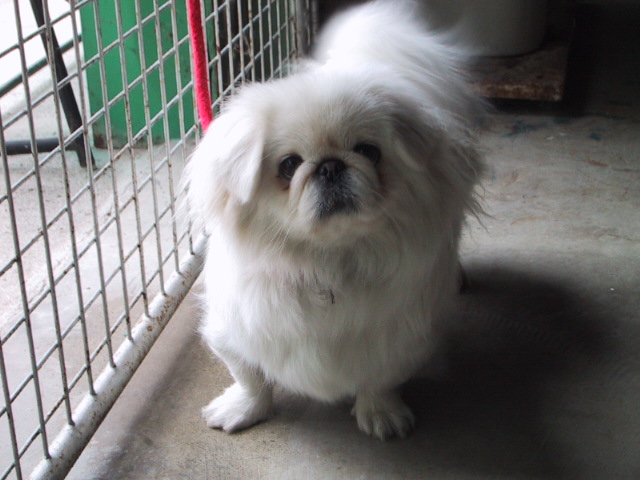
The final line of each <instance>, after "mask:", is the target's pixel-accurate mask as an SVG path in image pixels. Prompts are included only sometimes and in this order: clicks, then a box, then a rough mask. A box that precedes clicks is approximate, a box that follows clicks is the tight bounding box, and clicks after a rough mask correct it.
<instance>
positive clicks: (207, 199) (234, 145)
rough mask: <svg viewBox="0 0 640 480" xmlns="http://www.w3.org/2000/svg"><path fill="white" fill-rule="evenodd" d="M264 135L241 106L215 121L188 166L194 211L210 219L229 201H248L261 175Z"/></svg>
mask: <svg viewBox="0 0 640 480" xmlns="http://www.w3.org/2000/svg"><path fill="white" fill-rule="evenodd" d="M263 137H264V132H263V128H262V125H260V124H259V122H258V120H257V119H256V116H255V115H254V114H252V113H251V112H250V111H246V109H245V108H243V107H242V106H238V105H236V106H233V105H232V106H230V108H229V109H227V110H226V111H225V112H224V113H223V114H222V115H220V116H219V117H218V118H217V119H215V120H214V121H213V123H212V124H211V125H210V126H209V129H208V130H207V132H206V134H205V135H204V137H203V138H202V140H201V141H200V144H199V145H198V148H197V149H196V151H195V153H194V154H193V156H192V158H191V160H190V161H189V164H188V165H187V173H186V177H187V182H188V189H189V190H188V192H189V193H188V200H189V204H190V209H191V211H192V214H195V215H196V216H200V215H204V217H205V219H209V218H210V217H212V216H214V215H215V214H216V212H217V211H219V210H220V209H221V208H223V207H224V205H225V204H226V203H227V202H228V201H236V202H238V203H240V204H245V203H247V202H249V200H250V199H251V198H252V197H253V194H254V192H255V190H256V188H257V185H258V180H259V177H260V168H261V164H262V155H263V147H264V138H263ZM205 221H206V220H205Z"/></svg>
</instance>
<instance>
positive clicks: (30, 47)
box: [0, 0, 313, 479]
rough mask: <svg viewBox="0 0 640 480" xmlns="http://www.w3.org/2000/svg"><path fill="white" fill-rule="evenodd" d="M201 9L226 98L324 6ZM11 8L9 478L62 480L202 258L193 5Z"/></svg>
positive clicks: (4, 5)
mask: <svg viewBox="0 0 640 480" xmlns="http://www.w3.org/2000/svg"><path fill="white" fill-rule="evenodd" d="M202 9H203V14H204V15H203V18H204V27H205V29H206V37H205V38H207V39H208V45H207V46H208V50H209V60H210V63H209V65H210V72H211V79H212V91H213V94H214V95H213V97H214V99H215V102H214V105H216V106H217V105H218V104H219V102H220V101H221V99H222V98H223V97H224V96H226V95H228V94H230V93H231V92H232V91H233V88H234V87H235V86H236V85H237V84H238V83H241V82H243V81H246V80H251V81H256V80H265V79H268V78H271V77H274V76H280V75H283V74H284V73H285V71H286V65H287V64H288V62H289V61H290V60H291V59H292V58H293V57H294V56H296V55H297V52H298V50H299V48H300V46H301V43H300V42H306V41H308V38H310V31H311V27H310V23H309V19H310V18H311V15H310V13H309V12H312V11H313V9H312V8H311V2H310V1H308V0H304V1H296V2H294V1H293V0H226V1H222V0H209V1H206V2H202ZM0 15H2V18H4V19H5V26H6V28H5V26H3V32H1V33H0V153H1V156H2V167H1V168H2V176H3V180H2V184H1V186H0V382H1V385H0V389H1V392H2V393H1V394H0V398H2V400H0V445H1V448H0V479H8V478H9V479H21V478H27V477H29V475H30V474H31V476H32V478H63V477H64V475H65V474H66V472H67V471H68V469H69V468H70V467H71V465H73V462H74V461H75V459H76V458H77V456H78V455H79V454H80V453H81V451H82V448H83V447H84V445H86V443H87V442H88V441H89V439H90V437H91V435H92V434H93V433H94V432H95V430H96V428H97V427H98V425H99V423H100V421H101V420H102V419H103V418H104V416H105V415H106V413H107V412H108V410H109V408H110V406H111V405H112V404H113V402H114V401H115V400H116V399H117V396H118V394H119V393H120V392H121V391H122V389H123V388H124V386H125V385H126V383H127V381H128V379H129V378H130V377H131V375H132V374H133V372H134V371H135V369H136V367H137V366H138V365H139V364H140V362H141V361H142V359H143V358H144V355H145V353H146V352H147V351H148V350H149V348H151V346H152V344H153V342H154V340H155V338H157V336H158V335H159V334H160V332H161V331H162V328H163V327H164V325H165V324H166V322H167V321H168V320H169V319H170V317H171V315H172V313H173V312H174V311H175V309H176V308H177V306H178V304H179V303H180V301H181V299H182V298H183V297H184V296H185V294H186V293H187V291H188V289H189V288H190V286H191V285H192V283H193V282H194V280H195V278H196V276H197V273H198V269H199V268H200V265H201V256H200V253H201V249H202V246H203V240H202V239H198V240H194V239H193V238H192V236H191V234H190V232H189V228H188V225H187V224H186V223H185V222H184V221H181V218H180V217H181V215H180V213H179V204H180V202H181V196H182V192H181V191H180V187H179V179H180V175H181V171H182V168H183V166H184V164H185V163H186V162H187V161H188V157H189V154H190V152H191V150H192V149H193V147H194V145H195V144H196V143H197V141H198V138H199V135H200V132H199V130H198V126H197V119H196V118H195V114H194V112H195V108H194V100H193V97H194V95H193V82H192V78H191V74H190V72H191V64H190V61H191V54H190V46H189V35H188V31H187V22H186V7H185V2H182V1H180V2H174V1H170V0H136V1H129V0H126V1H125V0H68V1H63V0H48V1H47V0H30V1H26V0H8V1H7V0H0ZM34 469H35V470H34ZM30 472H33V473H30Z"/></svg>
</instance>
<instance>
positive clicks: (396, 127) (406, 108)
mask: <svg viewBox="0 0 640 480" xmlns="http://www.w3.org/2000/svg"><path fill="white" fill-rule="evenodd" d="M396 89H397V84H396ZM394 92H395V90H393V89H391V88H387V87H386V83H385V82H380V81H379V80H378V79H377V78H376V76H375V75H371V76H370V79H369V80H367V81H363V80H362V78H358V79H357V81H356V80H355V79H353V81H352V79H351V78H350V77H349V76H336V75H335V74H334V73H327V74H323V73H322V72H320V73H318V72H313V74H307V73H302V74H298V75H294V76H293V77H290V78H287V79H284V80H279V81H276V82H273V83H270V84H262V85H260V84H259V85H252V86H250V87H247V88H245V89H243V90H242V91H241V92H240V93H239V94H238V95H237V96H236V97H235V98H234V99H233V100H231V102H230V103H229V105H228V108H226V109H225V111H224V113H223V114H222V115H221V116H220V117H219V118H218V119H216V120H215V121H214V123H213V124H212V127H210V130H209V131H208V132H207V134H206V136H205V138H204V139H203V141H202V142H201V145H200V146H199V148H198V151H197V152H196V155H195V157H194V159H193V160H192V166H191V173H190V190H191V193H190V196H191V201H192V203H196V208H197V210H198V211H199V212H200V215H203V216H204V221H205V222H207V221H209V220H210V219H212V218H214V217H218V218H220V217H227V219H231V220H232V221H233V222H235V223H236V225H237V226H238V228H250V229H253V232H252V234H254V235H255V234H256V232H255V230H256V229H257V230H258V234H260V233H261V232H264V233H263V236H264V238H265V241H266V242H270V241H273V238H274V237H276V236H282V237H286V238H287V239H289V240H292V241H301V242H310V243H312V244H320V245H327V244H341V243H345V242H350V241H353V240H354V239H357V238H359V237H361V236H363V235H369V234H371V233H372V232H375V231H376V229H381V228H385V226H388V225H389V223H394V221H395V218H394V217H397V216H398V215H402V214H404V213H407V212H400V211H399V209H402V208H405V209H407V208H409V209H411V208H412V207H411V204H412V201H413V200H412V198H411V196H412V195H416V192H417V191H418V190H423V191H422V192H421V193H420V194H419V195H422V196H424V195H427V196H428V195H429V194H430V193H429V191H428V183H429V182H428V181H425V179H426V178H428V177H437V176H439V175H441V173H439V172H438V166H437V163H434V164H430V162H423V159H424V158H429V157H430V156H434V155H437V153H438V152H437V150H438V148H439V146H440V143H441V142H435V141H433V139H432V138H431V130H430V128H429V127H428V126H426V125H425V124H424V122H422V123H420V121H419V120H418V117H419V116H420V115H421V114H420V113H419V111H418V110H417V109H416V108H414V107H413V106H412V105H410V104H408V102H406V101H403V100H401V99H400V97H398V95H397V94H396V93H394ZM434 136H435V135H434ZM418 157H419V158H418Z"/></svg>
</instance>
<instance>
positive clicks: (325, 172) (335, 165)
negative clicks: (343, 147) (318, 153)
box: [316, 158, 347, 183]
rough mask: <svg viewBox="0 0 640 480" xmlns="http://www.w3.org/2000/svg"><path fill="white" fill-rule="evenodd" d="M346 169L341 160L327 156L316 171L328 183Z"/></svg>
mask: <svg viewBox="0 0 640 480" xmlns="http://www.w3.org/2000/svg"><path fill="white" fill-rule="evenodd" d="M346 169H347V166H346V165H345V163H344V162H343V161H342V160H339V159H337V158H329V159H327V160H324V161H323V162H322V163H321V164H320V165H319V166H318V169H317V170H316V173H317V174H318V175H319V176H320V177H321V178H323V179H324V180H326V181H327V182H329V183H333V182H335V181H336V180H337V179H338V177H339V176H340V174H341V173H342V172H343V171H345V170H346Z"/></svg>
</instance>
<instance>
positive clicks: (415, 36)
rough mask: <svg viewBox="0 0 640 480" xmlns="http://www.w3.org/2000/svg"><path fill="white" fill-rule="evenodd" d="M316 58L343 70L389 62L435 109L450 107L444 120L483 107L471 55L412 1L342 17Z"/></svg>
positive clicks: (371, 6)
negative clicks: (435, 28) (470, 71)
mask: <svg viewBox="0 0 640 480" xmlns="http://www.w3.org/2000/svg"><path fill="white" fill-rule="evenodd" d="M314 57H315V58H316V60H318V61H319V62H321V63H324V64H326V65H328V66H335V67H337V68H344V67H347V68H348V67H354V66H357V65H354V63H358V62H359V63H361V64H362V65H371V64H379V65H385V66H387V67H389V68H391V69H393V70H394V71H395V72H396V73H398V74H401V75H403V76H404V77H405V78H406V79H407V80H409V81H411V82H412V83H413V84H414V85H417V86H419V87H421V89H422V90H423V92H424V94H425V100H426V101H427V102H428V104H429V105H430V108H441V109H443V110H445V111H446V113H445V112H443V113H445V115H444V118H451V117H450V116H451V115H453V116H454V117H456V116H459V117H464V116H467V115H469V113H470V111H473V110H476V109H477V107H479V104H478V102H477V98H476V96H475V95H473V94H472V93H471V92H470V91H469V88H468V85H467V83H466V79H465V77H464V75H463V73H462V72H463V67H464V65H465V63H466V59H467V56H466V55H465V54H464V52H462V51H460V50H458V49H456V48H454V47H452V46H450V45H449V42H448V41H447V35H446V33H442V32H441V33H434V32H431V31H429V29H428V28H427V22H426V19H425V18H424V13H423V12H422V10H421V9H420V7H419V6H418V5H417V4H416V2H414V1H411V0H377V1H373V2H369V3H367V4H364V5H362V6H358V7H354V8H351V9H349V10H347V11H345V12H343V13H342V14H339V15H337V16H336V17H335V18H334V19H333V20H332V21H331V22H330V23H329V25H328V26H327V27H326V28H325V29H324V32H323V34H322V35H321V37H320V39H319V42H318V45H317V48H316V50H315V54H314ZM416 100H417V101H418V99H416Z"/></svg>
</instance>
